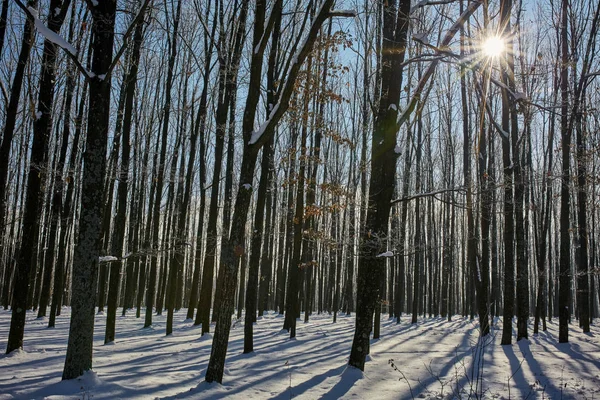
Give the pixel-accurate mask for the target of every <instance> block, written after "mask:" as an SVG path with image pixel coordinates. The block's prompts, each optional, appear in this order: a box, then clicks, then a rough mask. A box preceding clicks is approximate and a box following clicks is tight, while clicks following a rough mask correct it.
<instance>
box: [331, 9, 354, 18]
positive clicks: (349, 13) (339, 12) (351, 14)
mask: <svg viewBox="0 0 600 400" xmlns="http://www.w3.org/2000/svg"><path fill="white" fill-rule="evenodd" d="M329 13H330V14H333V15H344V16H347V17H356V16H357V15H358V13H357V12H356V10H350V9H349V10H331V11H329Z"/></svg>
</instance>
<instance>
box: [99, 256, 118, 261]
mask: <svg viewBox="0 0 600 400" xmlns="http://www.w3.org/2000/svg"><path fill="white" fill-rule="evenodd" d="M98 261H99V262H111V261H119V259H118V258H117V257H115V256H102V257H98Z"/></svg>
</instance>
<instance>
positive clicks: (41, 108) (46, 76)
mask: <svg viewBox="0 0 600 400" xmlns="http://www.w3.org/2000/svg"><path fill="white" fill-rule="evenodd" d="M69 3H70V1H65V2H62V1H60V0H53V1H51V2H50V9H51V10H56V9H58V10H60V12H59V13H58V14H54V13H51V15H50V17H49V19H48V28H49V29H50V30H51V31H52V32H59V31H60V28H61V26H62V24H63V22H64V20H65V15H66V12H67V10H68V7H69ZM57 49H58V48H57V46H56V44H54V43H52V42H51V41H49V40H45V41H44V53H43V55H42V70H41V71H40V91H39V93H38V107H37V110H38V113H41V114H39V115H40V117H39V118H37V120H36V121H35V122H34V125H33V136H34V144H33V146H32V149H34V148H35V149H36V150H37V149H39V151H40V152H41V153H39V154H35V156H34V154H33V153H32V157H31V163H32V164H33V165H37V166H36V167H35V170H36V173H37V174H38V175H40V176H39V183H38V182H31V183H33V184H34V185H36V184H37V190H38V194H37V196H39V197H40V199H39V200H41V199H42V197H43V195H44V193H43V192H44V191H43V185H44V182H47V183H48V184H49V183H50V180H49V179H48V178H49V177H48V176H47V173H46V172H45V171H44V170H43V168H41V165H43V164H45V163H46V162H47V160H48V152H49V150H48V141H49V138H50V136H51V135H52V116H51V113H52V107H53V104H54V86H55V84H54V80H55V78H56V56H57V54H56V52H57ZM36 142H39V143H36ZM38 146H39V147H38ZM63 160H64V158H63ZM61 173H62V170H61ZM55 185H56V184H55ZM39 200H38V201H39ZM40 205H41V204H40ZM38 207H39V205H38ZM32 211H33V212H35V213H36V215H35V216H34V217H33V218H35V220H36V221H40V220H41V217H42V215H41V213H40V212H41V208H38V209H36V210H32ZM56 216H57V215H56ZM38 224H39V222H38V223H36V225H38ZM50 225H51V227H50V229H51V232H53V234H52V233H51V237H50V239H51V241H52V242H53V241H54V238H55V237H56V229H57V226H58V218H54V219H52V220H51V222H50ZM51 246H52V247H51V248H49V251H48V253H47V257H46V260H47V261H46V265H45V268H44V282H43V286H42V292H41V295H40V303H39V308H38V318H39V317H45V316H46V309H47V306H48V301H49V298H50V282H51V278H52V273H53V266H54V262H53V259H54V243H51ZM31 250H33V249H30V251H31ZM32 266H33V267H34V268H35V265H32Z"/></svg>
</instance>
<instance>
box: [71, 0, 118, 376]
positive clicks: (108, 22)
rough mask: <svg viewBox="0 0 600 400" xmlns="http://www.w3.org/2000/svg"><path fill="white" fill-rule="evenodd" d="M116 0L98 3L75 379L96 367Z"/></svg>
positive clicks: (76, 301) (75, 303)
mask: <svg viewBox="0 0 600 400" xmlns="http://www.w3.org/2000/svg"><path fill="white" fill-rule="evenodd" d="M116 8H117V2H116V0H106V1H103V2H101V3H98V5H97V6H95V7H94V8H93V9H92V16H93V23H92V33H93V36H94V39H93V45H92V49H93V55H92V71H91V72H92V73H93V74H94V75H93V77H91V78H90V79H89V88H90V89H89V92H90V97H89V110H88V120H87V139H86V150H85V153H84V156H83V157H84V167H83V178H82V188H81V190H82V191H81V217H80V221H79V236H78V240H77V242H76V246H75V254H74V257H73V276H72V279H73V283H72V289H73V293H72V304H71V306H72V312H71V327H70V329H69V341H68V345H67V356H66V361H65V366H64V370H63V375H62V377H63V379H73V378H77V377H78V376H80V375H82V374H83V372H84V371H86V370H89V369H91V368H92V346H93V339H94V297H95V296H94V293H95V292H96V284H97V275H96V274H97V271H98V256H99V255H100V240H101V237H100V233H101V230H100V228H101V221H102V199H103V193H102V192H103V180H104V174H105V169H106V159H105V155H106V147H107V141H108V129H109V118H110V86H111V82H110V76H106V75H105V74H106V73H107V72H108V69H109V67H110V64H111V62H112V49H113V42H114V27H115V17H116Z"/></svg>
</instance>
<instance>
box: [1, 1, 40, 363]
mask: <svg viewBox="0 0 600 400" xmlns="http://www.w3.org/2000/svg"><path fill="white" fill-rule="evenodd" d="M5 6H6V7H8V4H3V5H2V7H3V10H2V12H4V11H5V10H4V7H5ZM27 6H28V7H33V8H36V7H37V0H29V1H28V2H27ZM3 39H4V37H3ZM33 41H34V30H33V21H32V20H30V19H29V18H27V20H26V21H25V26H24V28H23V36H22V39H21V50H20V51H19V58H18V60H17V66H16V68H15V75H14V77H13V81H12V86H11V89H10V98H9V101H8V105H7V107H6V120H5V121H4V132H3V135H2V144H1V145H0V238H3V236H4V235H2V234H1V233H2V231H3V230H4V226H5V218H6V202H7V201H8V196H7V192H8V187H7V177H8V170H9V168H8V163H9V161H10V150H11V145H12V140H13V136H14V132H15V126H16V122H17V114H18V113H17V111H18V108H19V99H20V97H21V88H22V86H23V80H24V75H25V67H26V66H27V62H28V61H29V53H30V51H31V46H32V45H33ZM34 179H35V178H34ZM36 196H37V194H36ZM36 201H37V200H36ZM36 207H37V203H36ZM36 212H37V211H36ZM33 228H34V226H30V227H27V229H33ZM28 233H29V236H32V235H33V232H31V231H29V232H28ZM26 240H30V238H26ZM31 240H33V238H32V237H31ZM29 246H30V247H31V246H33V244H31V245H29ZM3 249H4V246H0V262H3V260H4V259H5V257H4V256H3V254H2V251H3ZM23 266H24V265H23ZM23 266H21V267H17V268H15V274H14V275H15V276H14V278H13V279H14V281H15V283H14V284H13V285H14V286H15V287H18V288H19V291H23V289H25V290H24V292H25V293H24V294H22V295H21V294H19V295H18V296H16V297H18V298H17V299H13V302H14V301H16V303H15V304H16V305H17V306H16V307H15V304H13V306H12V310H13V311H12V312H13V315H14V318H16V319H15V327H14V330H13V328H12V325H13V323H12V322H11V331H12V332H13V334H11V333H9V340H8V346H7V353H10V352H11V351H12V350H16V349H18V348H20V347H21V346H22V345H23V343H22V340H23V334H22V333H21V332H22V331H23V329H24V327H25V309H26V308H27V286H28V282H29V264H28V265H27V267H26V268H27V270H21V268H22V267H23ZM2 269H4V270H7V267H6V266H5V267H4V268H2ZM13 293H14V291H13ZM21 296H25V297H24V300H23V301H22V302H21V299H20V297H21ZM21 303H22V304H21ZM17 310H19V311H18V314H19V315H16V314H17ZM20 314H23V315H20ZM11 321H12V318H11ZM11 338H12V339H11Z"/></svg>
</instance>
